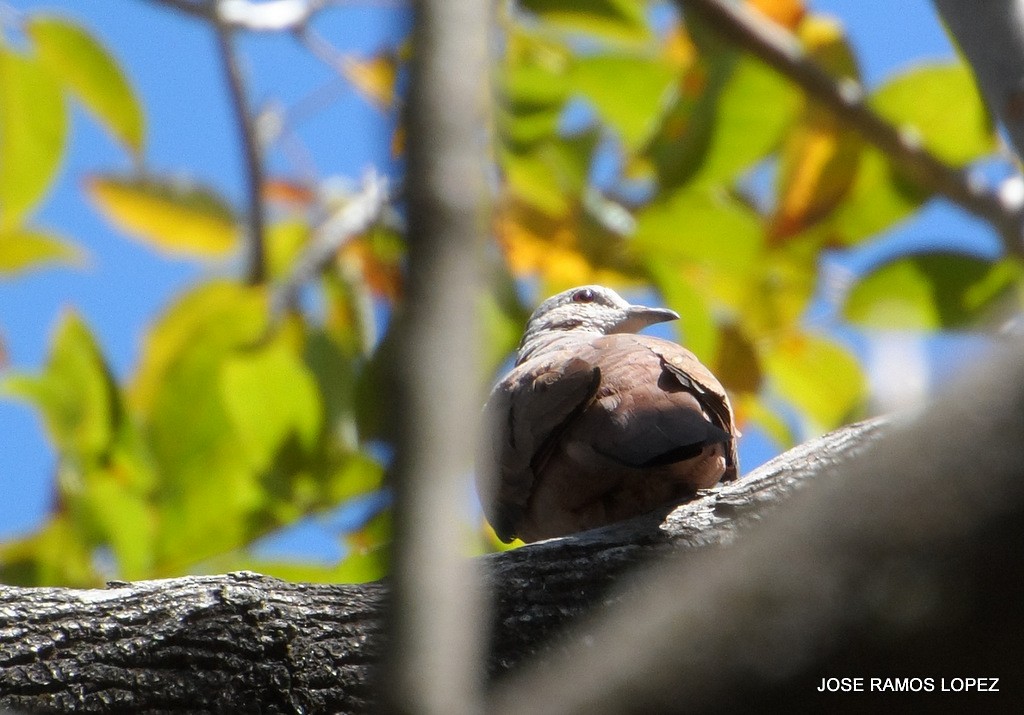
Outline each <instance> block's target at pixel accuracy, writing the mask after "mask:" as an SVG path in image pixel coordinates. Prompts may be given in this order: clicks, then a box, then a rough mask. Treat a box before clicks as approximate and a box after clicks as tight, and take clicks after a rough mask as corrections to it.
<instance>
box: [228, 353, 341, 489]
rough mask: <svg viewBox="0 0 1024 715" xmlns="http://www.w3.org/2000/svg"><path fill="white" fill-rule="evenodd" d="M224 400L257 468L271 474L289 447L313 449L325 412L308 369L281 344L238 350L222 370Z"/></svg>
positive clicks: (248, 454)
mask: <svg viewBox="0 0 1024 715" xmlns="http://www.w3.org/2000/svg"><path fill="white" fill-rule="evenodd" d="M220 369H221V375H220V397H221V400H222V401H223V404H224V407H225V409H226V410H227V415H228V418H229V420H230V421H231V424H232V427H233V428H234V432H235V434H236V435H238V438H239V440H240V441H241V444H242V448H243V449H244V450H245V453H246V456H247V457H248V459H249V460H250V463H251V464H252V465H253V467H254V468H255V469H259V470H263V469H266V468H267V467H268V466H269V465H270V464H271V461H272V460H273V459H274V457H275V456H276V454H277V452H278V450H279V449H281V447H282V445H283V444H284V442H285V441H286V440H288V439H290V438H294V439H295V440H296V441H297V442H298V446H299V447H300V448H303V449H305V450H307V451H308V450H311V449H312V446H313V443H314V442H315V441H316V438H317V436H318V433H319V430H320V424H321V419H322V409H321V405H320V397H319V395H318V393H317V389H316V382H315V381H314V379H313V376H312V375H311V374H310V372H309V370H308V369H307V368H306V367H305V366H304V365H303V364H302V362H301V361H300V360H299V359H297V357H296V356H295V355H294V354H293V353H292V352H291V351H290V350H289V349H288V347H287V346H285V345H283V344H281V343H280V342H279V341H278V342H275V343H273V344H271V345H269V346H267V347H261V348H258V349H254V350H243V351H238V352H236V353H235V354H234V355H232V356H230V357H229V358H227V359H226V360H225V361H224V363H223V364H222V365H221V368H220Z"/></svg>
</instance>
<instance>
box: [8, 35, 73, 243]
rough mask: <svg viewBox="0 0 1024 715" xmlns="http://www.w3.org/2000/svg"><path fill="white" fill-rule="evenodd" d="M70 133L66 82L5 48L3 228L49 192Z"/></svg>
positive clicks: (31, 207)
mask: <svg viewBox="0 0 1024 715" xmlns="http://www.w3.org/2000/svg"><path fill="white" fill-rule="evenodd" d="M66 135H67V110H66V108H65V106H64V101H63V99H62V97H61V94H60V87H59V86H58V85H57V83H56V82H55V81H54V79H53V78H52V77H51V76H50V74H49V73H48V72H47V71H46V70H45V69H44V68H43V67H42V66H41V65H40V63H39V62H38V61H37V60H36V59H34V58H30V57H25V56H22V55H18V54H15V53H13V52H10V51H9V50H7V49H4V48H3V47H0V231H4V230H9V229H11V228H13V227H15V226H18V225H19V224H20V223H21V222H22V220H23V219H24V218H25V216H27V215H28V214H29V213H30V212H31V211H32V209H33V208H34V207H35V205H36V204H37V203H38V202H39V201H40V200H41V199H42V198H43V196H45V195H46V192H47V190H48V189H49V187H50V184H52V183H53V180H54V178H55V177H56V174H57V169H58V167H59V165H60V161H61V156H62V154H63V152H64V142H65V137H66Z"/></svg>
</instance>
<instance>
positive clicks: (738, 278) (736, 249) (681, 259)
mask: <svg viewBox="0 0 1024 715" xmlns="http://www.w3.org/2000/svg"><path fill="white" fill-rule="evenodd" d="M763 245H764V231H763V229H762V226H761V220H760V217H759V216H757V215H756V214H754V213H753V212H752V211H751V210H750V209H749V208H747V207H746V206H744V205H743V204H742V203H740V202H738V201H736V200H735V199H734V198H733V197H732V196H731V195H730V194H728V193H727V192H725V191H723V190H722V189H720V188H718V187H715V186H706V185H702V184H690V185H687V186H686V187H684V188H682V189H679V190H677V191H675V192H673V193H671V194H669V195H667V196H663V197H662V198H661V199H660V200H658V201H656V202H655V203H652V204H650V205H649V206H647V207H645V208H644V209H643V210H642V211H641V212H640V213H639V214H638V215H637V227H636V232H635V234H634V236H633V238H632V241H631V242H630V243H629V246H630V250H631V251H632V252H633V253H634V255H636V256H637V257H638V259H639V260H640V261H641V262H642V263H645V264H647V263H650V262H651V261H656V262H659V263H661V262H668V263H669V264H670V265H672V266H674V267H675V268H676V269H677V270H679V271H681V274H680V275H681V276H682V277H683V278H685V280H687V281H688V282H689V283H690V284H691V286H692V287H693V289H694V290H696V291H698V292H700V293H701V294H702V295H704V296H705V297H706V299H708V300H710V301H711V304H712V305H715V304H724V305H726V306H729V307H730V308H731V309H733V310H738V309H739V308H740V307H741V306H742V304H743V302H744V300H745V298H746V295H747V292H748V282H749V278H750V275H751V274H752V272H753V271H754V270H755V269H756V268H757V264H758V261H759V260H760V256H761V253H762V248H763Z"/></svg>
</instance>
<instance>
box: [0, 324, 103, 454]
mask: <svg viewBox="0 0 1024 715" xmlns="http://www.w3.org/2000/svg"><path fill="white" fill-rule="evenodd" d="M0 390H2V391H4V392H7V393H8V394H12V395H15V396H17V397H21V398H22V399H25V400H26V401H28V402H31V403H32V404H34V405H35V406H36V407H37V408H38V409H39V410H40V412H42V415H43V418H44V419H45V422H46V426H47V428H48V430H49V432H50V435H51V436H52V438H53V441H54V443H55V444H56V445H57V447H58V449H59V450H60V451H61V452H62V453H63V454H64V455H65V456H67V457H68V458H71V459H73V460H74V461H75V462H76V463H77V464H87V463H89V462H92V461H95V460H98V459H101V458H102V457H103V456H104V455H105V454H106V453H107V451H108V450H109V448H110V445H111V442H112V441H113V435H114V430H115V428H116V423H117V420H118V415H119V411H120V409H121V407H120V404H119V400H118V396H117V392H116V390H117V388H116V385H115V384H114V382H113V378H112V377H111V376H110V373H109V372H108V370H107V367H106V364H105V363H104V361H103V356H102V355H101V353H100V349H99V346H98V345H97V343H96V340H95V339H94V338H93V336H92V334H91V333H90V332H89V329H88V328H87V327H86V325H85V324H84V323H83V322H82V320H81V318H79V317H78V316H77V315H75V314H74V313H69V314H67V315H66V316H64V318H63V320H62V321H61V323H60V325H59V326H58V328H57V332H56V334H55V335H54V338H53V342H52V344H51V346H50V354H49V356H48V357H47V360H46V366H45V368H44V369H43V371H42V373H40V374H39V375H35V376H31V375H24V374H15V375H11V376H9V377H8V378H7V379H6V380H4V381H3V382H2V383H0Z"/></svg>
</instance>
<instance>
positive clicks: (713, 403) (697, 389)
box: [649, 338, 740, 481]
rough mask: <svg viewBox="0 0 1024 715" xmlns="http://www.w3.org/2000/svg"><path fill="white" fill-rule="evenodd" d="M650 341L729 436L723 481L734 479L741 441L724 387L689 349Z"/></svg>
mask: <svg viewBox="0 0 1024 715" xmlns="http://www.w3.org/2000/svg"><path fill="white" fill-rule="evenodd" d="M649 340H652V341H656V342H654V343H653V344H652V348H651V349H652V350H654V352H656V353H657V354H658V355H659V357H660V358H661V360H662V364H663V366H664V368H665V370H666V371H667V373H668V374H670V375H671V376H672V377H673V378H675V380H676V381H677V382H678V383H679V385H680V386H682V387H683V388H684V389H686V390H689V391H691V392H692V394H693V395H694V396H695V397H696V398H697V400H698V401H699V402H700V404H701V407H702V408H703V409H704V411H705V412H707V413H708V414H709V415H711V418H712V420H713V421H714V423H715V425H716V426H718V427H720V428H721V429H723V430H724V431H726V432H728V433H729V436H730V438H729V442H728V449H727V455H728V459H727V462H728V465H727V468H726V472H725V474H724V475H723V476H722V481H729V480H732V479H735V478H736V476H737V472H738V470H739V459H738V457H737V455H736V440H737V439H738V438H739V437H740V431H739V430H738V429H737V428H736V419H735V416H734V414H733V411H732V404H730V402H729V396H728V395H727V394H726V392H725V388H724V387H722V383H720V382H719V381H718V378H716V377H715V376H714V375H712V374H711V371H710V370H708V369H707V368H706V367H704V365H703V363H701V362H700V360H698V359H697V356H696V355H694V354H693V353H692V352H690V351H689V350H687V349H686V348H684V347H682V346H680V345H676V344H675V343H671V342H668V341H667V340H658V339H657V338H649Z"/></svg>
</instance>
